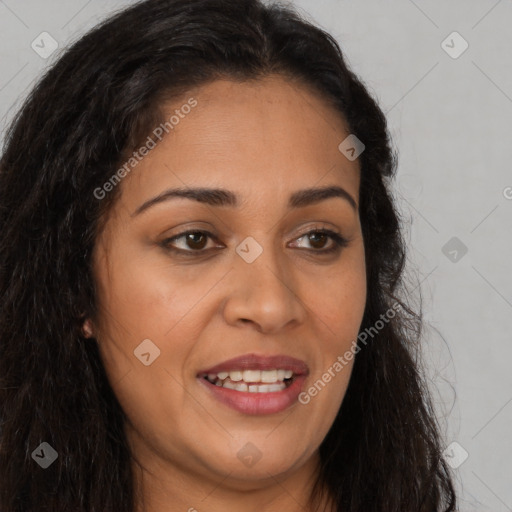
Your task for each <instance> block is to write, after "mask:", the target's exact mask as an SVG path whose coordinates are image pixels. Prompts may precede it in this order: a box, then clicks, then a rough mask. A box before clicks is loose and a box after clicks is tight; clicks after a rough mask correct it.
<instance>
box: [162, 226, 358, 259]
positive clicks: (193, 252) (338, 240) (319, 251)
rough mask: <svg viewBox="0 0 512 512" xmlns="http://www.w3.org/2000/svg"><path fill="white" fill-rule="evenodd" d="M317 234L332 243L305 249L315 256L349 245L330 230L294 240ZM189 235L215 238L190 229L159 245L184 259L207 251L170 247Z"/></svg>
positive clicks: (319, 231)
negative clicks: (327, 247)
mask: <svg viewBox="0 0 512 512" xmlns="http://www.w3.org/2000/svg"><path fill="white" fill-rule="evenodd" d="M319 233H320V234H323V235H328V236H329V237H330V238H331V239H332V240H333V242H334V244H333V246H332V247H331V248H330V249H317V250H315V249H306V250H308V251H311V252H313V253H315V254H320V255H328V254H333V253H336V252H340V251H341V249H343V248H344V247H346V246H347V245H348V243H349V241H348V240H347V239H346V238H344V237H343V236H341V235H340V234H339V233H336V232H335V231H332V230H330V229H325V228H321V229H313V230H311V231H308V232H307V233H304V234H303V235H301V236H299V237H298V238H296V240H300V239H301V238H304V237H307V236H308V235H311V234H319ZM189 234H201V235H206V236H207V237H208V238H210V239H213V240H215V239H216V237H215V236H214V235H213V234H212V233H210V232H209V231H203V230H199V229H191V230H189V231H184V232H183V233H179V234H177V235H175V236H173V237H171V238H166V239H165V240H163V241H162V242H161V243H160V245H161V247H163V248H164V249H165V250H166V251H169V252H172V253H174V254H179V255H184V256H186V257H194V256H201V255H202V254H204V253H206V252H207V251H208V249H200V250H183V249H176V248H174V247H171V246H170V244H171V242H174V241H176V240H179V239H180V238H184V237H186V236H187V235H189Z"/></svg>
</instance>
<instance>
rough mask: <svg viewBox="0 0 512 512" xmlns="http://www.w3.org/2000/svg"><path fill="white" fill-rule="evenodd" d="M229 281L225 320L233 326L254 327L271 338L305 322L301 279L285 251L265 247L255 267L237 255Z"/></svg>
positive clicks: (253, 263)
mask: <svg viewBox="0 0 512 512" xmlns="http://www.w3.org/2000/svg"><path fill="white" fill-rule="evenodd" d="M229 280H230V281H229V282H230V286H229V287H228V290H229V291H228V295H227V298H226V300H225V302H224V317H225V320H226V322H227V323H229V324H230V325H233V326H240V325H242V324H251V325H252V326H253V327H254V328H255V329H257V330H258V331H260V332H265V333H269V334H270V333H275V332H279V331H281V330H283V329H290V328H293V327H296V326H297V325H299V324H300V323H302V322H303V321H304V317H305V314H306V310H305V305H304V303H303V297H302V296H301V290H300V289H299V281H298V275H297V273H296V272H293V266H292V265H291V263H290V262H287V261H286V255H284V254H283V253H282V249H275V250H272V249H270V248H266V247H265V248H264V250H263V252H262V253H261V254H260V255H259V256H258V257H257V258H256V259H255V260H254V261H253V262H252V263H248V262H247V261H246V260H244V259H243V258H242V257H240V256H239V255H238V254H236V253H235V258H234V264H233V269H232V270H231V272H230V277H229Z"/></svg>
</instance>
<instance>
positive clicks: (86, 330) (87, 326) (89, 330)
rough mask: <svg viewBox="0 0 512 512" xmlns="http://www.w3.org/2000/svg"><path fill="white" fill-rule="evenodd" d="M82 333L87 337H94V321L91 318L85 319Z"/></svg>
mask: <svg viewBox="0 0 512 512" xmlns="http://www.w3.org/2000/svg"><path fill="white" fill-rule="evenodd" d="M82 333H83V335H84V336H85V337H86V338H93V337H94V329H93V326H92V322H91V320H90V319H89V318H87V319H86V320H84V323H83V324H82Z"/></svg>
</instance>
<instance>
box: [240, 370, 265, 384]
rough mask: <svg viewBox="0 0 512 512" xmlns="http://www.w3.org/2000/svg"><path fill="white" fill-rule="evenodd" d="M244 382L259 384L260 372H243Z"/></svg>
mask: <svg viewBox="0 0 512 512" xmlns="http://www.w3.org/2000/svg"><path fill="white" fill-rule="evenodd" d="M242 378H243V379H244V382H261V372H260V370H244V373H243V374H242Z"/></svg>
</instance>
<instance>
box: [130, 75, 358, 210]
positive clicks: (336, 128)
mask: <svg viewBox="0 0 512 512" xmlns="http://www.w3.org/2000/svg"><path fill="white" fill-rule="evenodd" d="M190 100H192V102H191V101H190ZM191 104H192V105H194V106H193V107H192V108H188V107H187V108H185V107H184V106H185V105H191ZM162 110H163V112H164V123H165V121H167V122H168V124H167V131H168V132H169V133H168V134H167V135H165V131H164V135H165V136H164V137H163V138H162V140H161V141H160V140H158V139H156V138H155V137H153V139H155V142H156V146H155V147H154V148H153V149H151V151H149V153H148V154H147V155H146V156H145V157H144V158H143V159H142V160H141V161H140V163H138V164H137V166H136V168H134V170H133V172H131V174H130V175H129V176H128V178H127V179H125V180H123V183H122V187H123V203H125V204H127V205H129V208H131V211H133V210H134V209H135V208H136V207H137V206H138V203H140V201H141V199H147V198H149V197H150V196H151V195H157V194H159V193H161V192H162V191H163V190H164V189H165V188H168V187H176V186H180V187H186V186H205V187H206V186H209V187H214V186H215V187H224V188H229V189H232V190H234V191H237V192H238V194H239V195H240V196H242V197H246V198H250V197H253V196H261V195H262V194H266V195H267V194H270V195H272V198H274V199H278V198H279V196H280V195H281V194H283V195H286V198H288V195H289V193H290V191H292V190H295V189H299V188H309V187H313V186H320V185H326V184H333V183H337V184H339V185H342V186H343V187H344V188H345V189H348V191H349V192H351V194H352V195H353V196H354V197H355V198H357V196H358V189H359V165H358V162H357V161H349V160H348V159H347V158H346V157H345V156H344V155H343V154H342V153H341V152H340V151H339V149H338V146H339V144H340V143H341V142H342V141H343V140H344V139H345V138H346V137H347V136H348V135H349V131H348V130H347V125H346V123H345V121H344V119H343V117H342V116H341V114H340V113H339V112H338V111H336V110H335V109H334V108H332V107H331V106H329V104H328V103H327V102H326V101H325V100H324V99H323V98H321V97H320V96H319V95H317V94H315V93H314V92H312V91H311V89H309V88H306V87H304V86H302V85H299V84H297V83H294V82H291V81H289V80H287V79H285V78H283V77H281V76H270V77H266V78H264V79H259V80H255V81H249V82H235V81H231V80H216V81H214V82H212V83H209V84H207V85H204V86H202V87H199V88H197V89H195V90H193V91H191V92H190V93H189V94H186V95H184V96H183V97H182V98H180V99H178V100H173V101H172V103H168V104H165V105H162ZM171 118H172V122H171V123H170V122H169V121H170V120H171ZM149 135H150V136H152V134H151V133H150V134H149Z"/></svg>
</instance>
